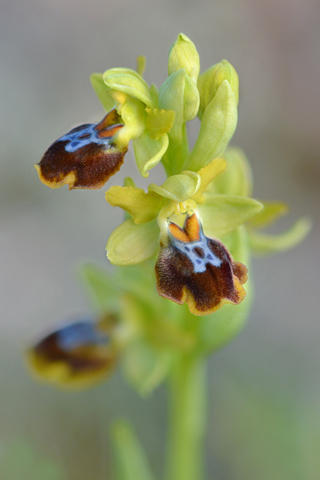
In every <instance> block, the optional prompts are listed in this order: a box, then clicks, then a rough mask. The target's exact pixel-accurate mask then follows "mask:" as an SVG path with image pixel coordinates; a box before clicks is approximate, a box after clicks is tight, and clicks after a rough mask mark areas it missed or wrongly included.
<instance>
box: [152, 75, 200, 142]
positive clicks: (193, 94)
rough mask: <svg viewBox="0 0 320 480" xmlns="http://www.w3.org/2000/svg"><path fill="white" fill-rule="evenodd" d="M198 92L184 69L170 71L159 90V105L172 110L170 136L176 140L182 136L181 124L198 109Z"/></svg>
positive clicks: (190, 118) (191, 117) (194, 114)
mask: <svg viewBox="0 0 320 480" xmlns="http://www.w3.org/2000/svg"><path fill="white" fill-rule="evenodd" d="M199 101H200V100H199V92H198V89H197V86H196V85H195V83H194V82H193V81H192V80H191V78H190V77H189V75H188V74H187V73H186V71H185V70H184V69H182V70H179V71H178V72H175V73H172V74H171V75H170V77H168V78H167V80H166V81H165V82H164V83H163V84H162V85H161V87H160V90H159V107H160V108H164V109H165V110H174V112H175V118H174V122H173V126H172V129H171V131H170V136H171V137H173V138H175V139H176V140H177V141H179V140H180V139H181V136H182V126H183V124H184V123H185V122H188V121H190V120H192V119H193V118H194V117H195V116H196V115H197V113H198V109H199Z"/></svg>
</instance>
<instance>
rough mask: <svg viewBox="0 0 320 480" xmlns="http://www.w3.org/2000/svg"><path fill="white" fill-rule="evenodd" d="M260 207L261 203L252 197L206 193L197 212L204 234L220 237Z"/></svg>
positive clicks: (255, 212)
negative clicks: (203, 201)
mask: <svg viewBox="0 0 320 480" xmlns="http://www.w3.org/2000/svg"><path fill="white" fill-rule="evenodd" d="M262 208H263V205H262V203H260V202H258V201H257V200H254V199H253V198H247V197H238V196H235V195H214V194H212V193H206V194H205V203H204V204H202V205H200V206H199V214H200V218H201V219H202V222H203V227H204V233H205V235H206V236H208V237H218V238H220V237H222V236H224V235H226V234H227V233H229V232H231V231H232V230H235V229H236V228H238V227H239V226H240V225H242V224H243V223H244V222H246V221H248V220H249V219H250V218H252V217H253V216H254V215H256V214H257V213H258V212H259V211H260V210H261V209H262Z"/></svg>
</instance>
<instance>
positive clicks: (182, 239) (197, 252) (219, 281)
mask: <svg viewBox="0 0 320 480" xmlns="http://www.w3.org/2000/svg"><path fill="white" fill-rule="evenodd" d="M168 231H169V235H168V241H167V242H166V243H164V244H162V245H161V249H160V254H159V257H158V260H157V263H156V267H155V272H156V280H157V290H158V293H159V294H160V295H161V296H162V297H164V298H167V299H170V300H172V301H174V302H175V303H178V304H180V305H181V304H183V303H187V304H188V306H189V310H190V312H191V313H193V314H194V315H208V314H210V313H213V312H215V311H216V310H218V309H219V308H221V307H222V306H223V305H224V304H225V303H232V304H239V303H241V302H242V300H243V299H244V298H245V295H246V292H245V290H244V288H243V287H242V284H244V283H245V282H246V280H247V269H246V267H245V266H244V265H243V264H242V263H239V262H234V261H233V260H232V258H231V256H230V254H229V252H228V251H227V249H226V248H225V247H224V245H223V244H222V243H221V242H219V241H217V240H214V239H211V238H207V237H206V236H205V235H204V233H203V230H202V226H201V224H200V222H199V219H198V217H197V216H196V214H193V215H191V216H187V218H186V221H185V224H184V227H183V228H180V227H179V226H178V225H176V224H174V223H170V224H169V227H168Z"/></svg>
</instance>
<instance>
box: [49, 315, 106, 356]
mask: <svg viewBox="0 0 320 480" xmlns="http://www.w3.org/2000/svg"><path fill="white" fill-rule="evenodd" d="M107 342H108V337H107V336H106V335H105V333H104V332H102V331H101V330H98V329H97V327H96V326H95V324H94V323H93V322H87V321H82V322H75V323H70V324H69V325H66V326H65V327H62V328H61V329H60V330H59V331H57V343H58V345H59V347H60V348H61V349H62V350H65V351H71V350H73V349H75V348H78V347H82V346H86V345H88V346H89V345H102V344H105V343H107Z"/></svg>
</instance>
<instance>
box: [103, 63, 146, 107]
mask: <svg viewBox="0 0 320 480" xmlns="http://www.w3.org/2000/svg"><path fill="white" fill-rule="evenodd" d="M103 81H104V83H105V84H106V85H107V86H108V87H109V88H110V89H112V90H115V91H117V92H122V93H125V94H127V95H130V97H133V98H136V99H138V100H140V101H141V102H142V103H144V104H145V105H147V106H148V107H153V106H154V105H153V102H152V98H151V95H150V91H149V87H148V85H147V83H146V82H145V81H144V80H143V78H142V77H141V76H140V75H139V74H138V73H137V72H135V71H134V70H131V69H129V68H127V69H119V68H118V69H116V68H112V69H110V70H107V71H106V72H104V74H103Z"/></svg>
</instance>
